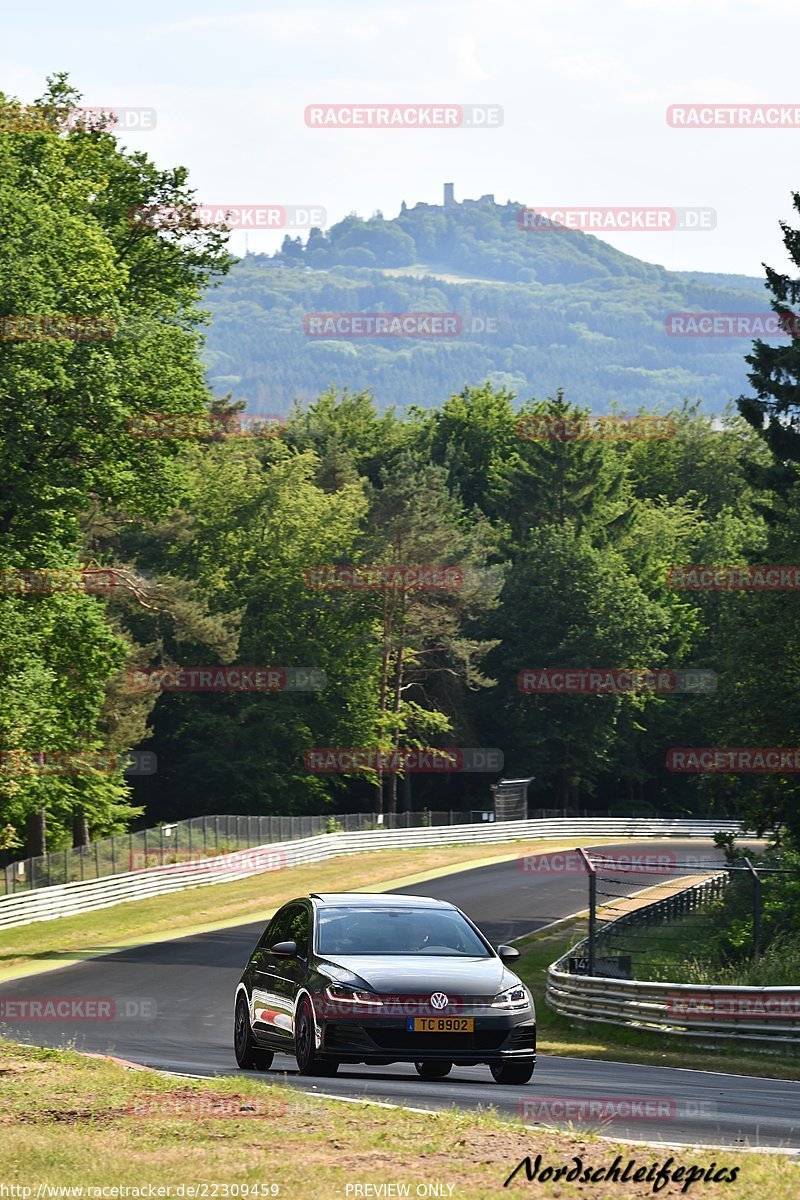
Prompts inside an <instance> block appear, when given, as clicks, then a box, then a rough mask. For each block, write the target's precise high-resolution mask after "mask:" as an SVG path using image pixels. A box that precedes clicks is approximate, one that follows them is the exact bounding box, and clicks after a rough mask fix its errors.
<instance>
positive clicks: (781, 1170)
mask: <svg viewBox="0 0 800 1200" xmlns="http://www.w3.org/2000/svg"><path fill="white" fill-rule="evenodd" d="M0 1060H1V1061H2V1066H1V1067H0V1166H1V1167H2V1182H3V1183H4V1184H5V1185H9V1184H13V1185H16V1187H18V1188H20V1187H22V1188H29V1189H31V1190H30V1191H29V1192H28V1193H27V1196H26V1195H25V1193H21V1192H16V1193H13V1192H10V1191H9V1192H5V1193H4V1195H5V1194H8V1195H17V1196H22V1197H23V1198H24V1200H27V1197H34V1198H36V1197H37V1195H39V1196H42V1197H48V1196H49V1195H55V1194H57V1193H55V1192H52V1193H51V1192H49V1191H48V1190H47V1189H48V1185H49V1186H50V1187H54V1188H55V1187H60V1188H70V1187H81V1186H82V1187H83V1189H84V1191H83V1196H84V1197H85V1200H89V1198H90V1197H92V1196H93V1193H92V1192H91V1191H89V1190H88V1189H89V1188H106V1189H108V1188H112V1187H117V1188H120V1189H122V1188H138V1189H140V1191H139V1192H137V1193H134V1192H129V1193H128V1195H129V1196H131V1195H139V1196H147V1195H148V1191H147V1188H148V1186H149V1185H153V1186H155V1187H157V1188H161V1189H165V1190H163V1191H162V1192H161V1193H160V1194H161V1196H164V1197H167V1196H172V1197H177V1196H181V1195H183V1196H185V1197H189V1196H191V1195H192V1193H191V1192H190V1191H189V1188H190V1187H195V1188H199V1189H203V1188H204V1187H205V1189H206V1190H205V1191H202V1190H200V1191H197V1192H195V1193H194V1195H195V1196H201V1197H202V1196H203V1195H205V1196H207V1197H214V1196H217V1197H220V1198H221V1200H224V1198H226V1197H250V1196H253V1195H258V1196H259V1200H260V1198H261V1197H263V1196H269V1195H277V1196H279V1197H281V1198H282V1200H294V1198H296V1197H297V1198H302V1200H338V1198H342V1200H347V1198H348V1197H352V1198H353V1200H359V1198H360V1197H364V1196H372V1197H375V1196H380V1195H382V1194H383V1195H394V1196H397V1195H403V1194H406V1195H410V1196H416V1195H428V1196H445V1197H447V1196H452V1197H453V1198H454V1200H489V1198H490V1197H491V1198H494V1197H496V1196H497V1194H498V1192H499V1191H500V1192H502V1189H503V1182H504V1180H506V1179H507V1178H508V1176H509V1175H510V1174H511V1173H512V1172H513V1171H514V1168H515V1167H516V1166H517V1165H518V1164H519V1163H520V1162H521V1161H522V1160H523V1159H524V1158H525V1157H526V1156H528V1155H530V1156H531V1159H532V1160H534V1161H535V1159H536V1156H537V1155H541V1157H542V1162H541V1167H542V1169H544V1168H546V1167H547V1166H552V1167H557V1166H560V1165H562V1164H564V1165H565V1166H567V1167H570V1168H571V1167H573V1166H574V1162H573V1156H578V1157H580V1159H581V1165H582V1167H583V1169H584V1170H585V1169H587V1168H588V1169H591V1170H593V1171H598V1170H600V1169H602V1168H603V1167H606V1168H607V1167H609V1166H611V1164H612V1161H613V1160H614V1158H615V1156H616V1155H617V1154H619V1155H621V1159H622V1163H621V1166H622V1168H623V1169H624V1166H625V1164H627V1162H628V1161H629V1160H631V1159H633V1160H635V1164H636V1168H642V1167H646V1168H648V1169H649V1168H650V1167H651V1165H652V1164H653V1163H659V1164H664V1165H666V1164H667V1159H669V1158H670V1156H671V1158H672V1162H671V1164H669V1169H670V1171H674V1170H675V1169H676V1168H679V1167H681V1166H682V1167H684V1169H686V1168H688V1167H689V1166H690V1165H693V1164H696V1165H697V1167H698V1169H699V1168H700V1167H702V1168H704V1169H706V1168H710V1167H711V1164H712V1162H714V1163H715V1169H718V1170H722V1169H725V1171H726V1172H729V1171H731V1170H734V1169H735V1170H736V1171H737V1176H738V1177H737V1178H736V1179H735V1182H733V1183H732V1184H730V1185H728V1186H723V1187H722V1188H720V1183H721V1182H722V1180H720V1183H717V1184H714V1183H708V1184H706V1183H705V1182H698V1183H694V1184H693V1185H692V1186H691V1187H690V1188H689V1189H688V1194H689V1195H690V1196H692V1197H711V1196H719V1194H720V1191H721V1192H722V1194H723V1195H725V1196H729V1197H731V1200H733V1198H734V1197H735V1198H736V1200H739V1198H741V1197H746V1198H748V1200H749V1198H750V1197H753V1196H764V1195H766V1196H769V1197H770V1200H795V1197H796V1196H797V1194H798V1187H800V1176H799V1175H798V1166H797V1164H795V1163H793V1162H791V1161H789V1160H788V1159H786V1158H785V1157H783V1156H778V1155H767V1154H743V1153H741V1152H737V1151H727V1150H708V1149H698V1148H695V1149H681V1150H669V1149H666V1148H665V1149H663V1150H662V1149H661V1148H660V1147H659V1148H658V1149H654V1148H652V1147H644V1146H628V1147H626V1146H624V1145H623V1144H620V1143H617V1142H611V1141H607V1140H604V1139H603V1140H601V1138H599V1137H598V1136H597V1135H596V1134H594V1133H592V1134H586V1133H581V1134H580V1135H578V1134H574V1135H572V1134H570V1133H562V1132H556V1131H555V1130H550V1129H545V1128H539V1129H536V1130H530V1129H528V1130H526V1129H525V1128H524V1127H523V1126H522V1124H521V1123H520V1122H517V1121H509V1120H506V1119H501V1118H499V1117H498V1116H496V1115H495V1114H494V1113H492V1112H491V1111H484V1112H478V1113H474V1112H455V1111H444V1112H431V1113H425V1114H423V1113H417V1112H410V1111H408V1110H404V1109H388V1108H381V1107H379V1106H373V1105H365V1106H362V1105H354V1104H345V1103H342V1102H335V1101H328V1100H322V1099H316V1098H314V1097H313V1096H311V1095H309V1094H307V1093H303V1092H298V1091H295V1090H293V1089H291V1088H287V1087H280V1086H274V1085H273V1086H269V1085H266V1084H265V1083H263V1082H261V1081H260V1080H259V1079H258V1078H257V1077H254V1078H250V1077H245V1076H236V1077H233V1078H227V1079H216V1080H212V1081H195V1080H187V1079H180V1080H179V1079H175V1078H170V1077H168V1076H164V1075H160V1074H157V1073H155V1072H152V1071H145V1070H137V1071H131V1070H126V1069H125V1068H123V1067H120V1066H118V1065H116V1064H115V1063H113V1062H109V1061H108V1060H105V1059H96V1058H89V1057H86V1056H83V1055H79V1054H76V1053H73V1052H70V1051H62V1050H38V1049H32V1048H26V1047H19V1046H16V1045H14V1044H13V1043H11V1042H4V1041H0ZM321 1083H324V1081H321ZM432 1086H433V1087H435V1086H436V1085H432ZM524 1094H525V1089H522V1088H521V1089H520V1095H521V1097H522V1096H523V1095H524ZM630 1174H631V1175H632V1174H633V1169H632V1170H631V1172H630ZM727 1177H728V1176H727V1174H726V1175H725V1176H724V1177H723V1178H727ZM381 1184H383V1185H384V1188H383V1189H382V1190H377V1189H378V1188H379V1187H380V1185H381ZM389 1184H395V1185H402V1184H405V1185H407V1187H408V1191H407V1192H405V1193H404V1192H403V1191H401V1190H399V1189H398V1188H397V1186H395V1188H394V1189H392V1190H388V1189H387V1188H386V1185H389ZM432 1184H437V1185H438V1187H439V1190H438V1191H430V1190H429V1191H420V1190H419V1189H420V1186H424V1187H428V1188H430V1186H431V1185H432ZM180 1185H183V1187H184V1191H183V1192H182V1193H181V1192H180V1191H178V1190H176V1189H178V1188H179V1187H180ZM255 1185H259V1191H258V1192H255V1191H254V1190H250V1189H254V1188H255ZM348 1185H349V1187H350V1190H349V1191H348V1190H347V1188H348ZM357 1185H361V1186H362V1189H365V1188H366V1187H367V1185H370V1187H371V1190H369V1191H367V1190H361V1191H360V1192H356V1191H355V1190H354V1189H355V1187H356V1186H357ZM40 1187H41V1188H42V1190H41V1191H39V1188H40ZM167 1188H169V1189H171V1190H170V1191H169V1192H168V1191H166V1189H167ZM273 1188H274V1190H272V1189H273ZM683 1188H684V1183H683V1182H682V1181H681V1180H680V1179H679V1180H678V1181H676V1182H670V1183H668V1184H667V1185H666V1186H665V1187H664V1188H663V1189H660V1190H659V1192H658V1194H659V1195H660V1196H661V1197H669V1198H672V1197H675V1196H678V1195H681V1194H686V1192H685V1191H683V1190H682V1189H683ZM141 1189H143V1190H141ZM226 1189H227V1190H226ZM653 1191H654V1189H653V1184H652V1183H650V1182H646V1181H639V1182H633V1181H632V1179H629V1181H628V1182H626V1183H625V1184H624V1185H622V1184H620V1183H618V1182H611V1183H608V1184H606V1183H604V1182H601V1181H599V1180H598V1181H597V1182H593V1183H591V1184H585V1183H581V1182H580V1181H576V1182H574V1183H573V1182H564V1180H563V1179H562V1180H559V1182H557V1183H554V1182H552V1181H551V1180H548V1181H546V1182H544V1183H540V1182H539V1181H538V1180H537V1182H536V1185H535V1191H534V1190H532V1188H531V1186H530V1185H529V1184H528V1182H527V1181H526V1176H525V1171H524V1169H523V1170H522V1171H520V1172H519V1173H518V1174H517V1175H516V1176H515V1178H514V1180H513V1181H512V1182H511V1184H510V1185H509V1188H508V1193H509V1194H512V1195H513V1194H515V1193H516V1194H522V1195H543V1196H552V1197H560V1198H565V1200H566V1198H571V1197H577V1196H583V1197H585V1196H586V1195H587V1194H590V1195H591V1197H592V1200H611V1198H612V1197H614V1198H616V1197H618V1196H619V1195H620V1193H622V1194H624V1195H625V1196H627V1197H631V1198H633V1200H639V1198H640V1197H645V1196H652V1195H653ZM67 1194H69V1193H67ZM77 1194H78V1193H73V1195H77ZM105 1194H106V1196H108V1195H110V1194H111V1193H110V1192H108V1191H106V1193H105ZM155 1194H156V1195H158V1194H159V1193H155ZM95 1195H96V1196H97V1197H98V1198H99V1197H100V1195H101V1193H99V1192H98V1193H95ZM118 1195H124V1193H122V1192H119V1193H118Z"/></svg>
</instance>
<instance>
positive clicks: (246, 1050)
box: [233, 995, 275, 1071]
mask: <svg viewBox="0 0 800 1200" xmlns="http://www.w3.org/2000/svg"><path fill="white" fill-rule="evenodd" d="M233 1053H234V1054H235V1055H236V1061H237V1063H238V1064H239V1066H240V1067H241V1069H242V1070H243V1071H268V1070H269V1069H270V1067H271V1066H272V1060H273V1058H274V1057H275V1055H274V1054H273V1053H272V1052H271V1051H270V1050H262V1049H261V1047H260V1046H257V1045H256V1044H255V1041H254V1040H253V1030H252V1029H251V1027H250V1012H249V1009H248V1007H247V1001H246V1000H245V998H244V996H242V995H240V996H239V998H238V999H237V1001H236V1013H235V1016H234V1019H233Z"/></svg>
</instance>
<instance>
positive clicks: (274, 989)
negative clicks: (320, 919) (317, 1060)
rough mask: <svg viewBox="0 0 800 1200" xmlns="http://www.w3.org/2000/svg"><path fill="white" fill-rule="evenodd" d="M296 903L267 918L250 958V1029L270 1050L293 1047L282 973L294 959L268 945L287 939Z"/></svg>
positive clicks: (288, 1049) (289, 934)
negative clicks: (278, 953) (251, 1023)
mask: <svg viewBox="0 0 800 1200" xmlns="http://www.w3.org/2000/svg"><path fill="white" fill-rule="evenodd" d="M296 907H297V906H296V905H294V904H287V905H285V906H284V907H283V908H282V909H280V910H279V911H278V912H277V913H276V914H275V916H274V917H273V918H272V920H271V921H270V923H269V925H267V928H266V929H265V931H264V935H263V937H262V938H261V941H260V942H259V944H258V947H257V948H256V951H255V953H254V954H253V958H252V970H253V975H252V978H253V1032H254V1033H255V1034H256V1036H257V1037H258V1038H259V1040H262V1041H265V1042H267V1043H268V1044H269V1045H270V1046H271V1048H272V1049H281V1050H285V1051H287V1052H290V1051H291V1049H292V1034H293V1030H292V1013H291V1011H290V1010H289V1007H288V1004H287V984H286V982H285V981H284V979H283V973H284V970H285V968H286V965H287V963H289V962H292V961H293V960H291V959H287V958H283V957H281V956H279V955H275V954H271V953H270V947H271V946H274V945H275V944H276V943H277V942H286V941H288V940H289V939H290V938H291V936H292V933H291V923H292V919H293V915H294V912H295V909H296Z"/></svg>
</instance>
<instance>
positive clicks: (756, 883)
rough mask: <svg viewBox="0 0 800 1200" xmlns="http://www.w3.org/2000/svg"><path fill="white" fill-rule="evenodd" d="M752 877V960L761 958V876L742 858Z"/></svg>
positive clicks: (747, 860)
mask: <svg viewBox="0 0 800 1200" xmlns="http://www.w3.org/2000/svg"><path fill="white" fill-rule="evenodd" d="M742 861H743V862H744V865H745V866H746V867H747V869H748V871H749V872H750V874H751V875H752V877H753V962H754V963H755V964H758V961H759V959H760V958H761V878H760V876H759V874H758V871H757V870H756V869H755V867H754V866H753V864H752V863H751V862H750V859H749V858H745V859H743V860H742Z"/></svg>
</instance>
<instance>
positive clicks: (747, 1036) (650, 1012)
mask: <svg viewBox="0 0 800 1200" xmlns="http://www.w3.org/2000/svg"><path fill="white" fill-rule="evenodd" d="M724 878H725V873H724V872H721V873H719V874H716V875H713V876H711V877H710V878H709V879H707V880H705V881H704V882H703V883H699V884H695V885H693V886H692V887H690V888H685V889H683V891H681V892H676V893H674V895H672V896H670V897H667V898H665V899H660V900H657V901H656V902H655V903H654V904H650V905H645V906H644V907H643V908H640V909H638V910H637V911H636V912H633V913H627V914H625V915H624V916H622V917H619V918H618V919H617V920H616V921H612V922H610V923H609V924H608V925H607V926H606V927H605V929H603V931H602V932H601V934H600V935H599V937H598V941H600V940H601V939H602V938H603V937H604V936H605V935H606V934H608V933H609V932H610V931H612V930H614V929H619V928H620V926H621V925H624V924H631V923H634V922H635V921H637V920H638V921H641V920H647V919H652V920H660V919H661V918H662V917H663V916H665V915H674V914H679V913H681V912H689V911H692V910H693V909H694V908H695V907H697V905H698V903H701V902H702V901H703V900H705V899H707V898H709V897H711V896H713V895H715V894H718V893H719V890H720V888H721V886H724V885H723V882H722V881H723V879H724ZM586 944H587V943H586V941H585V940H584V941H582V942H579V943H578V944H577V945H576V946H573V947H572V948H571V949H570V950H568V951H567V953H566V954H565V955H564V956H563V957H562V958H560V959H558V961H557V962H555V963H553V964H552V966H550V967H549V968H548V971H547V991H546V994H545V999H546V1001H547V1004H548V1005H549V1007H550V1008H552V1009H553V1011H554V1012H557V1013H560V1014H561V1015H562V1016H565V1017H572V1018H573V1019H574V1020H578V1021H595V1022H596V1021H600V1022H603V1023H605V1024H607V1025H622V1026H635V1027H636V1028H638V1029H644V1030H648V1031H650V1032H653V1033H671V1034H677V1035H680V1036H683V1037H702V1038H717V1039H719V1038H724V1039H736V1040H737V1041H749V1042H780V1043H784V1044H788V1043H791V1044H796V1045H800V988H791V987H742V986H733V987H732V986H727V985H717V984H695V983H656V982H651V981H645V980H638V979H610V978H607V977H606V976H597V975H572V974H570V972H569V971H568V970H567V969H566V968H565V964H566V963H567V962H568V960H569V958H570V957H575V956H577V957H580V956H581V954H582V951H583V950H584V947H585V946H586Z"/></svg>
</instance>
